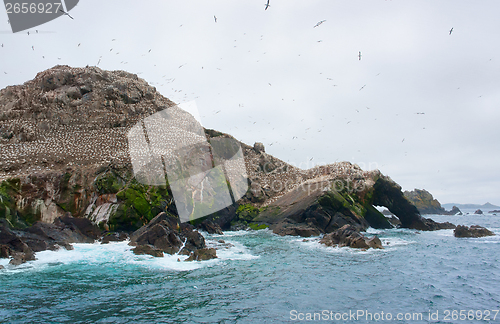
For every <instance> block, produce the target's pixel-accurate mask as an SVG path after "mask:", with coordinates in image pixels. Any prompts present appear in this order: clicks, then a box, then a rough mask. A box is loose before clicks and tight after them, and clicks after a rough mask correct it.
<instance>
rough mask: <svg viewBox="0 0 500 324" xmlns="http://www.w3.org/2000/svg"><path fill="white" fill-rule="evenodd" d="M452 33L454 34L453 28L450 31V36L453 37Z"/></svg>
mask: <svg viewBox="0 0 500 324" xmlns="http://www.w3.org/2000/svg"><path fill="white" fill-rule="evenodd" d="M451 33H453V27H451V29H450V35H451Z"/></svg>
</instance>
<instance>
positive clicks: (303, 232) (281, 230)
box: [273, 223, 321, 237]
mask: <svg viewBox="0 0 500 324" xmlns="http://www.w3.org/2000/svg"><path fill="white" fill-rule="evenodd" d="M273 232H274V234H278V235H281V236H285V235H291V236H302V237H310V236H318V235H319V234H321V232H320V231H319V230H318V229H317V228H314V227H311V226H307V225H303V224H293V223H292V224H291V223H280V224H278V225H276V226H275V227H274V229H273Z"/></svg>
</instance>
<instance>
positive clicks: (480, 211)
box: [474, 209, 483, 215]
mask: <svg viewBox="0 0 500 324" xmlns="http://www.w3.org/2000/svg"><path fill="white" fill-rule="evenodd" d="M474 214H475V215H482V214H483V211H482V210H481V209H478V210H476V211H475V212H474Z"/></svg>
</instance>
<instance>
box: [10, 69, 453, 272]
mask: <svg viewBox="0 0 500 324" xmlns="http://www.w3.org/2000/svg"><path fill="white" fill-rule="evenodd" d="M174 106H175V104H174V103H173V102H172V101H170V100H168V99H167V98H165V97H163V96H162V95H160V94H159V93H158V92H157V91H156V89H155V88H154V87H152V86H150V85H148V84H147V83H146V81H144V80H142V79H140V78H138V77H137V75H134V74H131V73H127V72H124V71H104V70H101V69H99V68H97V67H85V68H72V67H69V66H55V67H54V68H51V69H49V70H46V71H43V72H40V73H38V74H37V76H36V77H35V78H34V79H33V80H31V81H28V82H26V83H24V84H23V85H18V86H9V87H7V88H5V89H2V90H1V91H0V152H1V154H0V157H1V158H0V180H1V181H2V182H1V184H0V219H1V220H2V222H1V223H0V249H1V250H0V251H1V255H0V256H1V257H13V259H12V260H15V261H12V262H13V263H15V264H19V263H22V262H24V261H27V260H31V259H33V257H34V252H37V251H42V250H45V249H58V248H60V247H62V248H68V249H70V248H71V243H76V242H93V241H94V240H100V241H101V242H102V243H107V242H109V241H115V240H124V239H127V238H129V239H130V245H133V246H134V252H135V253H136V254H150V255H153V256H162V255H163V254H164V253H168V254H181V255H189V258H188V259H187V260H206V259H210V258H215V257H216V251H215V250H214V249H209V248H207V247H206V244H205V241H204V239H203V236H202V235H201V234H200V233H199V231H198V230H203V231H207V232H209V233H221V231H222V230H231V229H233V230H234V229H247V228H249V229H261V228H267V227H268V228H270V229H271V230H272V231H273V232H274V233H276V234H279V235H296V236H304V237H308V236H316V235H322V234H326V235H325V236H324V238H323V243H324V244H326V245H337V244H338V245H340V246H342V245H345V246H351V247H361V248H368V247H373V248H380V247H381V245H380V241H377V239H376V238H372V239H367V238H364V237H362V236H361V234H359V232H360V231H363V230H366V229H367V228H368V227H370V226H371V227H374V228H392V227H394V225H393V224H392V222H391V221H389V219H388V218H386V217H385V216H384V215H383V214H382V213H380V212H379V211H378V210H377V209H376V208H375V207H374V206H385V207H386V208H387V209H388V210H389V211H390V212H391V213H392V214H394V215H395V216H396V217H397V221H398V222H399V224H400V225H399V226H401V227H404V228H410V229H418V230H424V231H428V230H437V229H448V228H455V226H454V225H453V224H450V223H437V222H434V221H433V220H431V219H427V218H424V217H422V216H421V212H419V209H418V208H417V207H416V206H415V205H414V204H413V203H412V202H411V199H408V197H407V195H406V194H404V193H403V192H402V190H401V187H400V186H399V185H398V184H397V183H396V182H394V181H393V180H392V179H391V178H389V177H388V176H387V175H384V174H382V173H381V172H380V171H378V170H374V171H364V170H362V169H361V168H359V167H358V166H357V165H355V164H351V163H349V162H341V163H334V164H330V165H325V166H317V167H315V168H312V169H309V170H302V169H299V168H297V167H294V166H292V165H290V164H287V163H285V162H283V161H281V160H280V159H277V158H275V157H273V156H271V155H269V154H267V153H266V152H265V147H264V145H262V144H261V143H255V144H254V145H253V146H250V145H247V144H245V143H241V142H238V143H239V144H240V145H241V149H242V152H243V155H244V160H245V167H246V173H247V177H248V188H249V189H248V191H247V192H246V193H245V194H244V195H243V197H242V198H241V199H239V200H238V201H236V202H235V203H233V204H232V205H230V206H228V207H226V208H224V209H222V210H219V211H217V212H215V213H212V214H210V215H209V216H207V217H204V218H201V219H196V220H193V221H191V222H189V223H181V222H180V221H179V217H178V212H177V209H176V205H175V203H174V200H173V196H172V190H171V188H170V185H169V183H168V179H165V183H166V184H165V185H145V184H143V183H140V182H139V181H137V179H136V178H135V177H134V174H133V171H132V170H133V168H132V163H131V160H130V156H129V151H128V149H129V148H128V143H127V132H128V131H129V130H130V129H131V128H132V127H133V125H135V124H137V123H140V122H141V120H142V119H143V118H145V117H147V116H150V115H152V114H154V113H156V112H159V111H163V110H168V109H170V108H172V107H174ZM204 135H205V136H206V137H207V139H209V140H211V139H214V138H228V139H232V140H235V139H234V138H233V137H232V136H230V135H228V134H224V133H221V132H218V131H215V130H211V129H204ZM235 141H236V140H235ZM431 198H432V196H431ZM437 207H440V206H437ZM329 233H330V234H329Z"/></svg>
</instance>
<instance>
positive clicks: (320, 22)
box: [313, 20, 326, 28]
mask: <svg viewBox="0 0 500 324" xmlns="http://www.w3.org/2000/svg"><path fill="white" fill-rule="evenodd" d="M325 21H326V20H322V21H319V22H318V23H317V24H316V25H314V27H313V28H316V27H318V26H319V25H321V24H322V23H324V22H325Z"/></svg>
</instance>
